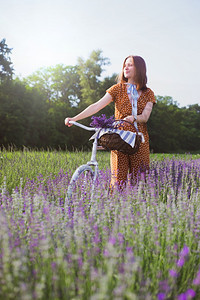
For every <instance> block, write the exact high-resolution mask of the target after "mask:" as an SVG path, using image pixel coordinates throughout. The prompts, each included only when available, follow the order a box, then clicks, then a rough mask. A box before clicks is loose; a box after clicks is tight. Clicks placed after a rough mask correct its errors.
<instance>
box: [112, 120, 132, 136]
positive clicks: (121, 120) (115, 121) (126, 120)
mask: <svg viewBox="0 0 200 300" xmlns="http://www.w3.org/2000/svg"><path fill="white" fill-rule="evenodd" d="M115 122H126V123H128V124H130V125H132V126H133V127H134V129H135V130H136V132H137V133H138V128H137V127H135V125H134V123H131V122H130V121H127V120H123V119H117V120H115V121H114V123H115Z"/></svg>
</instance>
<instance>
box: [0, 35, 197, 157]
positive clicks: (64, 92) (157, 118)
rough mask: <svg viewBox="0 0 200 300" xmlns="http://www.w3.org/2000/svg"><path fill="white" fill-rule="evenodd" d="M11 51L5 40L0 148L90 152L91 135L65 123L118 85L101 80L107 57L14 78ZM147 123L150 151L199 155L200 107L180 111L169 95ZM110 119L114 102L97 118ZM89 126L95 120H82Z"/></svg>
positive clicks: (1, 47)
mask: <svg viewBox="0 0 200 300" xmlns="http://www.w3.org/2000/svg"><path fill="white" fill-rule="evenodd" d="M11 52H12V49H10V48H8V46H7V44H6V41H5V39H3V40H2V41H1V42H0V146H1V147H5V148H9V147H11V146H12V147H15V148H16V149H21V148H23V147H29V148H37V149H62V150H66V149H68V150H73V149H88V148H90V147H91V142H89V141H88V139H89V137H90V135H91V133H88V132H86V131H84V130H83V129H79V128H77V127H75V126H73V127H71V128H70V129H69V128H67V127H66V126H65V125H64V119H65V117H66V116H74V115H75V114H77V113H79V112H80V111H81V110H83V109H84V108H85V107H87V106H88V105H89V104H91V103H93V102H95V101H97V100H98V99H100V98H101V97H102V96H103V95H104V94H105V91H106V90H107V89H108V88H109V87H110V86H112V85H113V84H115V83H116V76H117V74H113V75H112V76H109V77H104V78H103V77H102V73H103V71H104V68H105V67H106V66H107V65H109V63H110V61H109V59H108V58H105V57H103V55H102V51H101V50H96V51H92V52H91V54H90V56H89V57H88V58H87V59H86V60H84V59H82V58H78V60H77V64H76V65H75V66H71V65H70V66H67V65H64V64H58V65H56V66H54V67H47V68H41V69H39V70H38V71H36V72H35V73H33V74H32V75H30V76H28V77H26V78H23V79H19V78H18V77H16V78H13V75H14V68H13V64H12V62H11V59H10V55H11ZM156 100H157V104H156V105H155V106H154V109H153V111H152V115H151V117H150V119H149V122H148V129H149V135H150V147H151V150H152V151H154V152H162V153H170V152H179V153H180V152H198V151H199V150H200V106H199V105H198V104H194V105H190V106H188V107H182V108H180V107H179V106H178V105H177V103H176V102H175V101H173V99H172V98H171V97H169V96H156ZM102 113H104V114H106V116H108V117H110V116H111V115H113V114H114V104H110V105H109V106H107V107H106V108H104V109H103V110H102V111H100V112H99V113H98V114H99V115H100V114H102ZM81 122H82V123H83V124H86V125H89V124H90V122H91V119H90V118H87V119H85V120H83V121H81Z"/></svg>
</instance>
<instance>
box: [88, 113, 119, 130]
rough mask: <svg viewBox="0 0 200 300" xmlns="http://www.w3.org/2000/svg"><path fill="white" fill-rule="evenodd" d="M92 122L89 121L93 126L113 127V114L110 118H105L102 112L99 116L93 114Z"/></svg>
mask: <svg viewBox="0 0 200 300" xmlns="http://www.w3.org/2000/svg"><path fill="white" fill-rule="evenodd" d="M91 119H92V122H91V123H90V126H92V127H95V128H113V127H114V122H115V118H114V116H111V117H110V118H107V117H106V115H105V114H102V115H101V116H99V117H95V116H93V117H92V118H91Z"/></svg>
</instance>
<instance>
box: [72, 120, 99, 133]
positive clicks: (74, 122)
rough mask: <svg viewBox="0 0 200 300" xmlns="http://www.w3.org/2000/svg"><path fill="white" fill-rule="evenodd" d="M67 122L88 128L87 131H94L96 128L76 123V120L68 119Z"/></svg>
mask: <svg viewBox="0 0 200 300" xmlns="http://www.w3.org/2000/svg"><path fill="white" fill-rule="evenodd" d="M69 123H70V124H73V125H76V126H78V127H81V128H83V129H85V130H89V131H95V130H96V128H93V127H88V126H85V125H83V124H80V123H78V122H76V121H69Z"/></svg>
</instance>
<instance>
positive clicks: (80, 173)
mask: <svg viewBox="0 0 200 300" xmlns="http://www.w3.org/2000/svg"><path fill="white" fill-rule="evenodd" d="M70 124H73V125H76V126H78V127H81V128H83V129H85V130H88V131H95V132H96V131H97V130H98V129H97V128H93V127H88V126H85V125H82V124H80V123H78V122H75V121H70ZM98 148H99V149H103V148H102V147H98V135H97V136H96V137H95V138H94V142H93V145H92V155H91V159H90V161H88V162H87V163H86V164H83V165H81V166H79V167H78V168H77V169H76V170H75V172H74V173H73V175H72V178H71V180H70V183H69V186H68V189H67V198H68V200H70V199H72V198H73V196H74V195H75V194H76V195H77V197H81V196H83V197H84V196H85V194H86V192H87V191H89V193H90V194H91V199H92V198H93V193H94V185H95V181H96V179H97V175H98V162H97V159H96V153H97V149H98ZM92 167H93V168H94V170H93V168H92Z"/></svg>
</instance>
